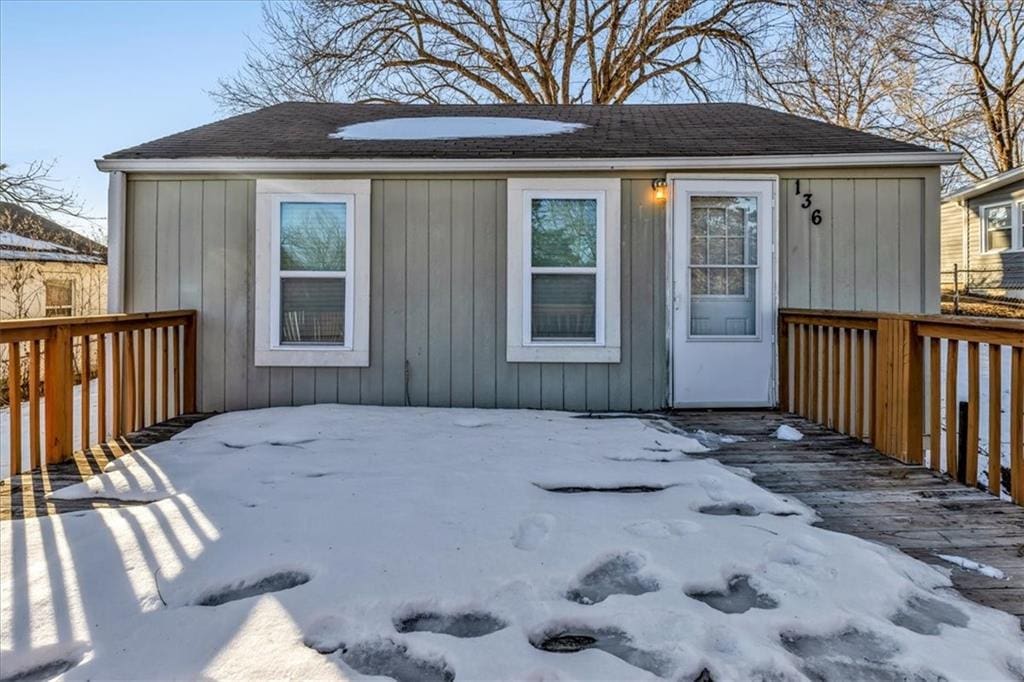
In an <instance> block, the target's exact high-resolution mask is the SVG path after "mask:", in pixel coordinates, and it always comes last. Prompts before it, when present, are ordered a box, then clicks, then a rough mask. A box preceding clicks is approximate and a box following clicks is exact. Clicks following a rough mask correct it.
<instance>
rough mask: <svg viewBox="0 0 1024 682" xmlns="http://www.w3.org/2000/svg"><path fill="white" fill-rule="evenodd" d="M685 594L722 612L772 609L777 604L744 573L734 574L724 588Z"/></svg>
mask: <svg viewBox="0 0 1024 682" xmlns="http://www.w3.org/2000/svg"><path fill="white" fill-rule="evenodd" d="M686 596H687V597H690V598H691V599H696V600H698V601H702V602H704V603H705V604H707V605H708V606H710V607H711V608H713V609H716V610H718V611H721V612H722V613H746V612H747V611H749V610H750V609H774V608H776V607H778V605H779V603H778V602H777V601H775V599H773V598H772V597H771V596H769V595H767V594H764V593H763V592H758V591H757V589H755V588H754V586H753V585H751V584H750V577H749V576H746V575H734V576H733V577H732V578H730V579H729V584H728V585H726V588H725V589H724V590H709V591H692V592H687V593H686Z"/></svg>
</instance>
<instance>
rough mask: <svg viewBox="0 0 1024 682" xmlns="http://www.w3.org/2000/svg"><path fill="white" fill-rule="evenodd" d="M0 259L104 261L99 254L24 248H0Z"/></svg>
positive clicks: (67, 261) (73, 261)
mask: <svg viewBox="0 0 1024 682" xmlns="http://www.w3.org/2000/svg"><path fill="white" fill-rule="evenodd" d="M0 260H36V261H61V262H64V263H104V262H105V261H104V259H103V257H101V256H90V255H88V254H85V253H64V252H61V251H32V250H26V249H0Z"/></svg>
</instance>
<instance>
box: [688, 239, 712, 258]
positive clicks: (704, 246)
mask: <svg viewBox="0 0 1024 682" xmlns="http://www.w3.org/2000/svg"><path fill="white" fill-rule="evenodd" d="M707 262H708V238H707V237H700V236H697V235H694V236H692V237H690V263H691V264H692V265H703V264H704V263H707Z"/></svg>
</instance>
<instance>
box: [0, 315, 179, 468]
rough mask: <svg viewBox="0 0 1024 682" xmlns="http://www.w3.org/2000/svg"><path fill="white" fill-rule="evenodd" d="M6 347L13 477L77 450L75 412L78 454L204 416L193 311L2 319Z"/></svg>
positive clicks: (0, 342) (0, 344) (1, 340)
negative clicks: (198, 404)
mask: <svg viewBox="0 0 1024 682" xmlns="http://www.w3.org/2000/svg"><path fill="white" fill-rule="evenodd" d="M0 349H2V350H3V351H5V353H4V354H5V355H6V358H5V360H6V363H5V369H6V374H7V386H6V389H7V390H6V393H7V400H6V401H5V402H6V403H7V406H8V407H9V410H8V412H7V415H6V417H4V416H3V415H0V419H3V418H6V419H8V420H9V424H8V427H9V428H8V433H9V434H10V437H9V441H10V442H9V443H7V445H8V448H9V458H10V460H9V461H10V474H11V475H14V474H18V473H21V472H22V471H23V469H24V468H25V467H24V464H25V460H27V461H28V468H30V469H36V468H38V467H40V466H41V464H42V463H43V462H44V461H45V462H46V463H56V462H60V461H62V460H64V459H65V458H67V457H69V456H70V455H71V454H72V453H73V452H74V451H75V449H76V447H75V441H76V438H75V435H76V434H75V433H74V429H75V421H76V420H75V417H76V414H75V411H76V409H77V411H78V415H77V416H78V422H79V429H80V431H79V434H78V435H79V438H78V441H79V442H78V449H86V448H89V447H91V446H93V445H96V444H98V443H104V442H106V441H107V440H109V439H111V438H117V437H118V436H121V435H124V434H126V433H130V432H132V431H135V430H138V429H140V428H143V427H145V426H148V425H150V424H154V423H156V422H158V421H163V420H165V419H168V418H170V417H173V416H175V415H178V414H186V413H190V412H195V400H196V313H195V311H194V310H174V311H167V312H157V313H137V314H127V315H97V316H92V317H49V318H33V319H21V320H9V321H3V322H0ZM93 382H95V389H96V410H95V413H94V412H93V409H92V389H93ZM26 389H27V396H26ZM76 392H77V394H78V395H77V400H76ZM26 400H27V402H28V406H27V407H28V410H27V412H28V419H27V420H25V419H24V418H23V415H22V413H23V411H24V410H23V404H24V403H25V401H26ZM76 402H77V403H78V406H77V408H76ZM40 411H42V418H40ZM26 421H27V423H25V422H26ZM0 425H2V424H0ZM94 426H95V428H93V427H94ZM26 437H27V440H26ZM25 446H27V448H26V447H25ZM26 450H27V452H26ZM5 454H6V453H5Z"/></svg>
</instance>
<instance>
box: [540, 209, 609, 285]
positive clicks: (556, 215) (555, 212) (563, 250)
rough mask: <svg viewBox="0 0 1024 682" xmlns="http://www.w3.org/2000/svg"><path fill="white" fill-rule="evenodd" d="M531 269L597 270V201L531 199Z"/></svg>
mask: <svg viewBox="0 0 1024 682" xmlns="http://www.w3.org/2000/svg"><path fill="white" fill-rule="evenodd" d="M530 226H531V227H530V229H531V242H532V250H533V254H532V260H531V262H532V263H533V265H534V267H573V268H578V267H582V268H593V267H597V200H596V199H533V200H532V206H531V210H530Z"/></svg>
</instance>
